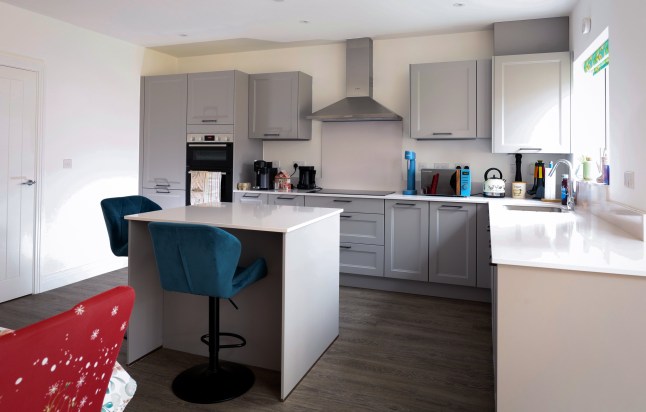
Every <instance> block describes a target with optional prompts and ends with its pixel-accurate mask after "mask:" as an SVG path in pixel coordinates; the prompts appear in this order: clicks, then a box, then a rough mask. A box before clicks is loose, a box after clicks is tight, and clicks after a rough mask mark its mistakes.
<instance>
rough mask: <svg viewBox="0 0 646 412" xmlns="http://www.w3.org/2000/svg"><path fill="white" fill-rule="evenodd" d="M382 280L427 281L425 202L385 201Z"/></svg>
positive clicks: (426, 207) (426, 218) (426, 210)
mask: <svg viewBox="0 0 646 412" xmlns="http://www.w3.org/2000/svg"><path fill="white" fill-rule="evenodd" d="M385 208H386V215H385V226H386V227H385V235H386V238H385V243H386V244H385V247H386V249H385V252H386V256H385V267H384V276H386V277H391V278H398V279H409V280H421V281H428V252H429V249H428V233H429V232H428V230H429V225H428V216H429V212H428V211H429V202H415V201H404V200H401V201H400V200H386V205H385Z"/></svg>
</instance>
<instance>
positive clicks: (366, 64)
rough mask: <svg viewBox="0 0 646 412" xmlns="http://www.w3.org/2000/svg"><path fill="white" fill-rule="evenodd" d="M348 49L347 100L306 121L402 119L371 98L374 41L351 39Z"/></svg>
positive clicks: (346, 71) (347, 42) (346, 57)
mask: <svg viewBox="0 0 646 412" xmlns="http://www.w3.org/2000/svg"><path fill="white" fill-rule="evenodd" d="M345 47H346V48H345V62H346V63H345V64H346V68H345V84H346V95H347V96H348V97H346V98H345V99H342V100H339V101H338V102H336V103H334V104H331V105H329V106H327V107H325V108H323V109H321V110H319V111H317V112H315V113H312V115H311V116H307V118H308V119H314V120H320V121H322V122H360V121H375V120H401V119H402V117H401V116H400V115H398V114H397V113H395V112H393V111H392V110H389V109H388V108H386V107H384V106H382V105H381V104H379V103H377V101H376V100H374V99H373V98H372V39H370V38H368V37H363V38H360V39H349V40H346V46H345Z"/></svg>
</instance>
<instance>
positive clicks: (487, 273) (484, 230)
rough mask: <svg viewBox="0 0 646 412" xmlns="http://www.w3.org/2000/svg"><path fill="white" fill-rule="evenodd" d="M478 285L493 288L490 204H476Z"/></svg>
mask: <svg viewBox="0 0 646 412" xmlns="http://www.w3.org/2000/svg"><path fill="white" fill-rule="evenodd" d="M476 222H477V225H478V227H477V235H476V236H477V240H476V249H477V251H476V255H477V256H476V279H477V281H476V286H477V287H479V288H484V289H489V288H491V268H492V266H491V236H490V229H489V206H488V205H486V204H478V205H476Z"/></svg>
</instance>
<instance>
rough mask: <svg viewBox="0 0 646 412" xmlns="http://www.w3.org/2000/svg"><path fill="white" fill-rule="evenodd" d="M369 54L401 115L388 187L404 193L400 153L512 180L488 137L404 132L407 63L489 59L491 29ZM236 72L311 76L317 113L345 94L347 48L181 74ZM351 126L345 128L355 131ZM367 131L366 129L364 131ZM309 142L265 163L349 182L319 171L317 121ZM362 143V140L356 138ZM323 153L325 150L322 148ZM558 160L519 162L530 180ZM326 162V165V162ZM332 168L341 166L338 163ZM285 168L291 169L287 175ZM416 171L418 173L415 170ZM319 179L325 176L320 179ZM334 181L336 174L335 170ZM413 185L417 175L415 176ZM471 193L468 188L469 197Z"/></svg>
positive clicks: (213, 62)
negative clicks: (298, 165)
mask: <svg viewBox="0 0 646 412" xmlns="http://www.w3.org/2000/svg"><path fill="white" fill-rule="evenodd" d="M373 51H374V65H373V78H374V93H373V96H374V98H375V99H376V100H377V101H379V102H380V103H381V104H383V105H385V106H386V107H388V108H389V109H391V110H394V111H395V112H397V113H398V114H400V115H401V116H403V117H404V121H403V125H402V129H403V134H398V135H393V136H392V138H393V139H397V140H398V141H399V142H400V150H399V151H398V152H397V153H396V154H395V156H397V157H398V158H399V159H401V162H400V167H399V170H393V173H399V174H400V182H401V183H400V185H399V186H398V187H392V189H394V190H402V189H403V188H404V185H405V167H406V164H405V161H404V150H413V151H415V152H416V153H417V165H418V170H419V169H420V168H422V167H433V164H434V163H445V162H448V163H449V164H450V166H451V167H453V165H454V164H455V163H461V164H470V166H471V168H472V170H473V176H474V180H476V181H482V180H483V175H484V172H485V170H486V169H488V168H489V167H498V168H499V169H501V171H502V172H503V175H504V177H505V178H507V179H508V181H511V180H512V179H513V174H512V172H511V168H510V165H511V164H512V163H513V162H514V159H513V157H510V156H508V155H494V154H492V153H491V139H480V140H468V141H451V140H446V141H416V140H413V139H410V133H409V111H410V109H409V96H410V92H409V65H410V64H413V63H430V62H441V61H457V60H471V59H481V58H491V56H492V55H493V32H492V31H481V32H468V33H457V34H446V35H434V36H421V37H407V38H399V39H388V40H375V41H374V43H373ZM230 69H238V70H242V71H244V72H247V73H263V72H278V71H294V70H299V71H303V72H305V73H307V74H309V75H311V76H312V78H313V82H312V83H313V86H312V88H313V91H312V92H313V102H312V103H313V110H314V111H316V110H318V109H321V108H323V107H325V106H327V105H329V104H331V103H334V102H336V101H337V100H339V99H341V98H343V97H345V43H339V44H333V45H325V46H312V47H298V48H288V49H279V50H265V51H256V52H244V53H230V54H218V55H210V56H198V57H189V58H180V59H179V67H178V70H179V71H180V72H200V71H214V70H230ZM357 127H360V126H358V125H357V124H355V125H352V128H348V130H356V128H357ZM370 127H372V126H369V125H367V126H366V131H364V132H365V133H367V132H368V131H369V130H370ZM312 129H313V130H312V140H311V141H306V142H265V143H264V158H265V159H266V160H278V161H280V163H281V167H282V168H285V169H288V170H289V169H290V168H291V166H290V165H291V164H292V161H294V160H305V161H306V162H307V164H308V165H313V166H315V167H316V169H317V184H319V185H325V186H327V187H333V186H339V187H341V186H343V187H346V186H347V180H344V181H338V180H332V181H331V180H329V179H326V178H325V176H326V173H325V170H321V153H322V152H323V150H322V149H321V147H322V145H324V144H325V136H324V135H322V127H321V123H320V122H318V121H314V122H313V126H312ZM362 141H363V140H362ZM346 143H347V144H346V145H345V146H344V149H345V150H347V151H356V152H359V151H362V152H370V151H371V150H372V148H371V147H370V146H366V145H362V144H361V143H359V142H358V141H354V140H353V139H352V132H349V133H348V138H347V141H346ZM326 151H327V150H326ZM559 157H561V156H557V155H551V156H548V155H540V156H538V155H525V156H524V157H523V165H524V166H525V167H524V171H523V173H524V174H523V177H524V178H525V180H526V181H529V182H530V183H531V181H532V178H531V177H530V176H532V175H531V173H532V172H533V163H534V162H535V161H536V160H537V159H538V158H541V159H543V160H546V161H549V160H552V159H558V158H559ZM326 161H327V160H326ZM374 166H375V165H374V164H372V163H369V162H366V164H365V167H366V171H367V172H366V175H364V176H362V177H357V176H356V175H354V174H353V175H352V176H351V177H350V178H351V179H356V184H357V185H361V186H362V187H364V188H370V187H372V188H377V187H381V186H382V185H381V182H379V181H370V175H369V174H368V173H369V170H370V168H371V167H374ZM338 167H340V168H343V167H344V165H343V164H339V165H338ZM289 171H291V170H289ZM418 174H419V173H418ZM320 175H322V176H323V179H320V180H319V179H318V177H319V176H320ZM334 175H335V176H337V175H339V173H335V174H334ZM417 183H418V185H419V178H418V179H417ZM475 191H476V188H474V192H475Z"/></svg>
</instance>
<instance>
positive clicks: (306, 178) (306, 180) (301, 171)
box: [296, 166, 316, 190]
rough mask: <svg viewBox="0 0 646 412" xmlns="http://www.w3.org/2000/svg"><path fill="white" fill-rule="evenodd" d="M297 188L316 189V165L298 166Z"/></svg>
mask: <svg viewBox="0 0 646 412" xmlns="http://www.w3.org/2000/svg"><path fill="white" fill-rule="evenodd" d="M296 188H297V189H301V190H309V189H316V170H314V166H299V167H298V184H297V185H296Z"/></svg>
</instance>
